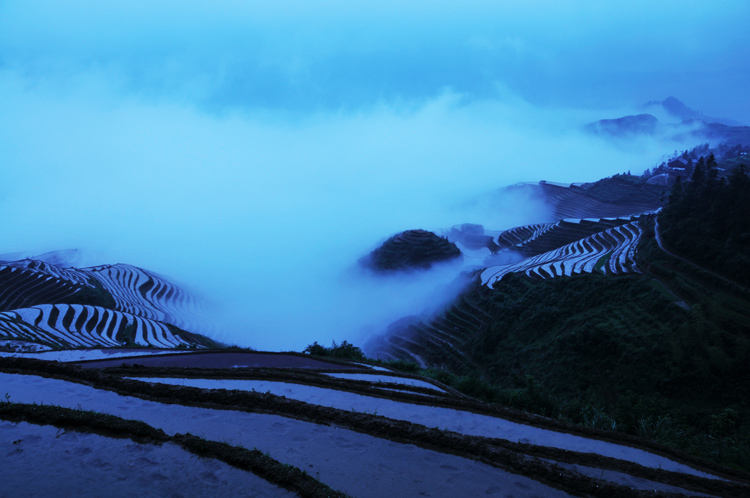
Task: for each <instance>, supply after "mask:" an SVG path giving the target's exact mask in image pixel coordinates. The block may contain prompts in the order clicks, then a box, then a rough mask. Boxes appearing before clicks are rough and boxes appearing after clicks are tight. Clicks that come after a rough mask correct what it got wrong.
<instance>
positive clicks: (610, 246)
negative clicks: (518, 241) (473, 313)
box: [481, 221, 641, 287]
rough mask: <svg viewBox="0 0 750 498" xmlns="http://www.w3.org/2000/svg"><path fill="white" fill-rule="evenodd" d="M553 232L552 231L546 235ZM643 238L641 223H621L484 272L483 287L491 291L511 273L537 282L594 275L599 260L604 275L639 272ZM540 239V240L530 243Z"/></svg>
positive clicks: (525, 245) (528, 243)
mask: <svg viewBox="0 0 750 498" xmlns="http://www.w3.org/2000/svg"><path fill="white" fill-rule="evenodd" d="M551 232H552V228H550V229H548V230H547V231H546V232H545V233H551ZM640 237H641V229H640V227H639V225H638V221H630V222H626V223H622V224H620V225H617V226H614V227H612V228H608V229H606V230H604V231H601V232H597V233H594V234H592V235H589V236H586V237H584V238H581V239H579V240H576V241H574V242H571V243H568V244H565V245H563V246H561V247H558V248H556V249H552V250H549V251H547V252H544V253H541V254H538V255H536V256H532V257H529V258H526V259H524V260H523V261H520V262H519V263H514V264H510V265H502V266H494V267H490V268H487V269H486V270H484V272H482V276H481V278H482V283H483V284H485V285H488V286H490V287H492V286H493V285H494V284H495V283H497V282H499V281H500V280H502V278H503V277H504V276H505V275H507V274H508V273H523V274H525V275H526V276H527V277H530V278H537V279H547V278H554V277H559V276H571V275H574V274H581V273H592V272H594V271H595V270H596V269H597V263H598V262H599V261H600V260H604V261H603V262H604V265H603V266H602V271H603V272H604V273H607V274H621V273H632V272H637V271H638V270H637V268H636V265H635V250H636V247H637V245H638V240H639V239H640ZM540 239H541V237H537V238H533V239H531V241H536V240H540ZM529 245H531V243H530V242H528V241H527V242H525V243H524V244H523V245H521V246H519V249H522V248H524V247H528V246H529Z"/></svg>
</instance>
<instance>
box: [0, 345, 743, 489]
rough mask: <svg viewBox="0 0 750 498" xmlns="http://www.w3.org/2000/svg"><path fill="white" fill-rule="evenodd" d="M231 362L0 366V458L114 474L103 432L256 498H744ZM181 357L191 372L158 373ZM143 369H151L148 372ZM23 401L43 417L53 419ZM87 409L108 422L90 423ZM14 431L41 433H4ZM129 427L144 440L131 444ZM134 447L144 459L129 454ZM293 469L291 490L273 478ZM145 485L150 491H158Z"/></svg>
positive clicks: (308, 364) (442, 392)
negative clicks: (239, 486)
mask: <svg viewBox="0 0 750 498" xmlns="http://www.w3.org/2000/svg"><path fill="white" fill-rule="evenodd" d="M60 354H61V356H63V355H62V353H60ZM238 354H240V353H237V352H232V353H217V352H199V353H182V354H175V355H169V354H161V355H158V356H152V355H141V356H137V357H136V356H133V357H122V358H117V359H114V360H107V361H106V362H103V361H102V360H91V361H85V362H78V364H76V365H73V364H64V363H61V362H53V361H41V360H33V359H26V358H14V357H6V358H2V359H0V371H1V372H2V373H0V385H2V386H3V387H2V391H3V393H2V394H3V395H5V394H6V393H7V395H6V399H7V401H8V402H7V403H3V404H2V408H3V409H2V410H1V411H0V413H1V414H2V415H0V418H3V419H5V420H6V422H4V423H3V424H4V425H3V426H2V427H3V430H2V431H0V434H3V441H4V442H3V444H4V445H7V448H8V449H9V450H23V451H20V452H16V453H13V451H9V452H7V453H6V457H5V459H6V460H9V463H10V462H20V461H21V456H20V455H21V454H23V453H24V451H26V450H27V449H28V453H26V455H28V454H30V453H33V452H34V451H36V453H35V454H40V453H39V451H38V450H34V445H35V444H37V442H38V441H40V438H41V439H44V440H45V441H47V442H48V443H49V444H50V445H51V446H52V448H53V451H52V452H51V453H50V455H54V454H57V453H55V452H56V451H62V452H65V451H69V452H71V454H79V453H81V454H86V455H90V454H96V458H97V460H96V461H97V462H107V465H111V466H112V468H116V467H117V465H120V464H119V463H118V462H116V461H114V460H113V461H112V462H108V461H107V457H106V455H107V454H108V450H107V448H109V447H110V446H108V442H107V441H112V446H111V447H112V448H115V447H117V445H118V444H119V445H120V446H122V442H121V440H113V439H111V436H113V435H115V434H116V435H118V436H120V437H126V438H131V439H133V440H135V441H133V443H132V444H131V443H127V444H126V446H127V445H128V444H129V445H130V446H132V448H131V449H130V450H128V451H131V450H132V451H134V452H137V451H142V452H144V454H149V455H151V454H153V455H154V456H153V457H151V456H146V457H144V458H147V459H148V460H149V461H150V462H153V463H152V464H151V465H152V468H153V471H152V472H153V473H154V474H155V475H156V474H158V475H163V476H164V477H165V478H166V480H173V479H174V478H173V477H171V476H169V468H168V467H167V468H165V470H164V471H163V472H162V470H160V469H161V468H162V466H163V464H162V463H160V462H161V461H162V460H160V458H161V457H159V456H157V453H156V452H157V450H156V449H153V448H152V447H151V446H148V444H150V445H152V446H153V445H154V444H157V445H158V444H167V445H168V448H171V446H169V445H177V446H180V445H182V446H181V448H183V449H182V450H180V451H188V452H190V451H193V452H198V453H199V454H201V455H203V456H206V457H208V458H211V459H212V460H209V461H214V460H213V459H217V460H220V461H223V462H224V463H227V461H228V463H229V464H230V465H232V462H234V464H233V465H234V467H233V468H235V469H237V466H239V469H240V470H239V474H238V475H241V476H245V475H246V474H248V472H251V471H252V472H257V473H258V474H259V475H261V476H263V479H264V482H266V481H267V486H270V487H268V491H263V493H270V494H266V495H267V496H286V494H285V493H287V490H290V491H292V492H294V493H297V494H298V495H300V496H327V495H335V494H332V493H335V492H336V491H334V490H337V492H341V493H346V494H348V495H349V496H357V497H359V496H373V497H377V496H420V495H427V496H446V497H447V496H459V495H466V496H485V495H486V496H673V495H674V496H676V495H677V494H685V495H696V496H698V495H704V494H705V495H712V496H738V497H739V496H746V495H747V493H748V492H749V491H750V488H748V486H747V482H748V481H750V479H749V478H748V476H747V475H745V474H744V473H742V472H739V471H735V470H730V469H726V468H722V467H720V466H718V465H712V464H709V463H706V462H702V461H700V460H699V459H697V458H694V457H690V456H687V455H683V454H679V453H677V452H675V451H672V450H669V449H667V448H664V447H659V446H658V445H655V444H651V443H648V442H646V441H642V440H639V439H637V438H633V437H629V436H625V435H622V434H615V433H607V432H604V431H598V430H593V429H585V428H581V427H576V426H570V425H566V424H563V423H560V422H556V421H552V420H550V419H545V418H542V417H536V416H532V415H529V414H525V413H522V412H515V411H511V410H505V409H502V408H498V407H493V406H489V405H484V404H481V403H478V402H476V401H474V400H472V399H470V398H467V397H466V396H463V395H461V394H459V393H456V392H455V391H453V390H452V389H450V388H448V387H446V386H443V385H441V384H439V383H437V382H436V381H433V380H431V379H425V378H418V377H416V376H411V375H406V374H401V373H396V372H391V371H388V370H387V369H383V368H382V367H378V368H373V367H371V366H368V365H363V364H357V363H348V362H334V361H323V360H322V359H314V358H311V357H309V356H307V355H296V354H254V353H243V354H242V355H243V356H244V357H245V359H244V364H247V365H250V364H251V363H252V362H253V361H256V363H257V362H262V363H264V366H262V367H257V366H240V365H236V368H226V367H224V365H225V364H226V363H227V361H226V360H227V358H222V355H225V356H227V357H232V358H231V361H229V363H232V362H235V363H236V362H237V361H238V359H239V357H238ZM253 358H254V360H253ZM188 359H192V361H193V362H194V363H195V364H200V365H201V367H202V368H185V367H184V366H170V363H173V364H174V365H184V364H185V361H186V360H188ZM152 362H154V363H158V364H159V365H158V366H148V365H149V364H150V363H152ZM113 363H118V364H117V365H115V366H113V365H112V364H113ZM239 363H240V364H242V363H243V362H242V361H240V362H239ZM233 366H235V365H233ZM81 367H87V368H81ZM222 367H223V368H222ZM34 404H36V405H40V404H44V405H47V406H48V405H52V406H54V407H55V408H52V409H51V410H52V413H53V414H54V416H53V415H51V414H50V412H49V411H43V410H41V409H40V407H39V406H36V407H35V405H34ZM58 407H59V408H58ZM45 410H49V408H47V409H45ZM100 413H105V414H109V415H113V416H114V417H113V418H112V419H111V420H109V421H106V420H105V421H104V422H102V420H103V419H102V416H101V415H98V414H100ZM21 420H25V421H27V422H31V423H34V424H38V426H41V427H40V428H39V429H33V427H36V426H28V425H17V424H16V422H19V421H21ZM133 421H141V422H144V423H145V426H146V427H147V428H148V430H146V429H138V430H137V431H136V430H135V429H133V428H132V427H130V426H129V425H128V424H132V423H134V422H133ZM10 422H14V423H13V424H11V423H10ZM97 424H99V425H97ZM48 426H54V427H56V428H57V430H59V429H64V430H67V431H71V430H75V431H83V432H96V433H97V434H99V435H100V437H102V439H97V440H96V442H89V439H87V438H85V437H83V436H82V437H81V438H78V439H76V440H75V441H71V438H69V437H65V438H55V437H51V436H50V434H52V433H51V432H49V430H48V429H45V427H48ZM19 431H20V432H19ZM45 431H46V432H45ZM138 431H141V432H138ZM143 431H146V432H148V431H153V434H157V436H153V435H152V436H149V437H150V438H151V439H150V440H149V441H145V442H144V440H143V437H144V436H143ZM19 434H20V436H19ZM24 434H25V436H24ZM139 434H141V435H140V436H139ZM149 434H151V432H149ZM186 434H192V435H194V436H198V437H200V438H202V439H201V440H198V441H202V442H201V443H195V441H194V440H192V439H190V438H191V437H192V436H185V435H186ZM139 437H140V438H141V440H138V438H139ZM185 438H188V439H185ZM146 439H148V437H147V438H146ZM16 441H18V442H17V443H16ZM82 441H85V442H82ZM136 441H137V444H147V446H145V448H146V449H143V448H142V447H140V446H137V448H141V449H140V450H136V449H134V448H136V446H133V445H135V444H136ZM190 441H193V443H194V444H193V446H190V444H191V443H190ZM130 446H127V447H130ZM190 448H192V449H190ZM230 449H231V451H230ZM252 449H257V450H259V454H260V457H258V458H261V459H265V460H264V461H265V463H264V464H263V465H256V466H255V467H253V466H251V465H246V466H244V467H243V466H242V465H243V464H239V463H237V462H238V461H247V459H249V458H250V456H249V455H251V454H252ZM159 451H161V450H159ZM169 451H176V450H174V449H170V450H169ZM232 452H234V453H232ZM177 453H179V452H177ZM229 454H235V455H236V454H240V455H245V457H243V458H245V460H243V459H242V458H240V457H236V458H235V459H234V460H232V458H230V457H228V456H227V455H229ZM256 456H257V455H256ZM23 458H26V456H24V457H23ZM40 458H42V457H41V456H40ZM87 458H88V457H87ZM92 458H93V457H92ZM174 458H176V459H178V460H179V458H184V457H177V456H175V457H174ZM35 461H36V460H35ZM43 461H44V459H43ZM139 462H140V464H139V465H141V466H143V463H144V461H143V460H139ZM269 462H270V463H269ZM48 463H49V465H50V469H51V470H50V472H51V473H53V474H55V475H57V474H60V475H65V476H66V478H65V479H61V480H60V481H59V482H60V483H61V484H60V485H61V486H65V485H67V486H70V489H71V490H74V489H76V488H75V487H76V486H78V484H76V483H80V482H81V480H82V479H84V478H85V479H88V478H89V477H88V474H86V470H85V468H84V467H81V466H80V465H77V464H73V463H72V462H71V463H70V465H62V466H61V465H60V464H59V458H57V459H54V458H53V457H52V456H50V457H49V458H48ZM13 465H15V464H13ZM211 465H214V464H211ZM211 465H209V466H210V467H211V469H212V470H210V471H197V472H204V474H205V475H207V476H209V475H214V476H215V475H216V473H217V472H219V470H217V469H218V467H215V466H213V467H212V466H211ZM215 465H220V464H219V463H216V464H215ZM221 465H224V464H221ZM268 465H271V469H272V470H270V471H269V470H268V468H269V467H268ZM273 465H276V467H273ZM16 468H21V467H16ZM52 469H54V472H53V471H52ZM263 469H265V470H263ZM273 469H275V470H273ZM294 471H296V474H294V475H296V476H298V477H299V479H296V480H295V479H291V480H289V479H286V480H285V478H286V477H285V476H287V474H288V473H290V472H292V473H293V472H294ZM212 472H213V474H211V473H212ZM233 472H234V471H233ZM82 473H83V474H84V475H82ZM219 473H220V474H221V477H220V478H218V477H216V479H219V480H220V481H221V480H222V479H223V480H224V481H226V483H227V484H226V485H227V486H230V487H227V488H226V489H231V485H235V484H236V483H237V482H239V481H241V480H243V479H245V477H237V476H235V474H234V473H225V472H224V471H223V470H222V471H221V472H219ZM235 473H236V472H235ZM162 481H164V479H162ZM178 481H179V479H176V480H175V483H174V484H175V488H174V489H180V490H181V491H180V493H182V495H183V496H200V493H199V492H198V489H200V488H198V487H196V488H195V491H191V490H187V488H184V487H183V486H182V484H179V483H178ZM224 481H222V482H224ZM303 481H304V482H303ZM14 482H21V481H19V480H18V479H16V480H15V481H14ZM66 482H67V483H68V484H64V483H66ZM160 482H161V481H160ZM127 483H128V491H127V493H130V492H132V491H133V488H132V486H135V489H140V490H141V491H148V490H149V484H148V483H149V480H148V479H141V478H136V477H131V478H128V479H127ZM305 483H307V484H305ZM311 483H312V484H311ZM131 484H132V486H131ZM19 485H20V484H19ZM24 486H26V488H25V489H28V490H29V491H30V492H31V493H32V495H35V493H36V495H39V496H41V495H42V494H43V493H44V489H47V488H45V486H48V483H46V484H45V482H44V481H43V480H42V481H40V482H38V483H35V482H33V481H32V480H29V481H27V482H26V483H25V484H24ZM264 486H265V485H264ZM282 488H286V489H282ZM155 489H165V488H164V486H163V483H162V484H159V486H157V487H155V488H153V490H155ZM191 489H192V488H191ZM264 489H265V488H264ZM153 490H152V491H153ZM116 492H117V491H116V489H115V491H114V493H115V495H117V494H116ZM127 493H126V492H125V491H123V494H122V495H121V496H129V494H127ZM191 493H194V494H191ZM146 494H148V493H146ZM261 495H262V494H261ZM141 496H142V494H141Z"/></svg>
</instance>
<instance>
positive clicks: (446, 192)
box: [0, 0, 750, 350]
mask: <svg viewBox="0 0 750 498" xmlns="http://www.w3.org/2000/svg"><path fill="white" fill-rule="evenodd" d="M747 20H750V5H748V4H747V3H746V2H742V1H731V2H730V1H725V2H719V4H718V6H717V5H714V6H713V7H712V8H708V7H704V6H703V4H702V3H698V2H692V3H691V2H688V3H685V2H680V3H677V2H671V1H669V2H659V3H658V4H654V3H653V2H650V3H646V2H630V3H628V4H627V6H625V5H619V4H618V5H608V4H601V3H599V2H593V1H578V2H572V3H568V4H565V6H560V5H559V4H557V3H554V2H549V1H532V2H525V3H524V4H523V5H516V4H497V3H495V2H484V1H475V2H468V3H466V2H462V3H457V2H455V3H454V2H440V3H437V4H436V3H429V4H428V3H426V2H416V3H412V4H409V5H403V4H400V3H399V4H397V3H395V2H381V3H379V4H377V5H376V6H365V7H361V6H353V5H349V4H348V3H344V2H335V1H331V2H315V3H310V2H294V1H286V2H284V1H282V2H276V3H274V4H273V5H272V6H264V7H258V6H256V5H254V4H251V3H247V2H238V1H237V2H234V1H232V2H229V1H227V2H212V3H211V4H210V5H203V4H202V3H200V2H195V1H182V2H175V1H165V2H159V3H158V4H157V5H153V4H152V3H149V2H141V1H133V2H128V3H123V4H121V5H115V6H111V5H106V6H105V5H101V4H100V3H98V2H85V1H71V2H66V3H65V4H59V3H56V2H48V1H39V2H17V1H7V0H6V1H0V90H1V91H2V95H3V98H2V99H1V100H0V164H2V165H3V172H4V173H5V181H4V182H3V184H2V186H1V187H0V208H2V210H3V212H4V213H5V214H6V216H5V221H6V226H5V234H4V237H3V240H2V243H0V253H15V252H24V253H27V254H29V255H34V254H41V253H44V252H47V251H52V250H56V249H68V248H79V249H81V250H83V251H85V252H86V253H87V254H90V255H91V256H90V257H91V261H89V262H90V263H91V264H93V263H117V262H122V263H130V264H134V265H137V266H142V267H144V268H147V269H150V270H153V271H156V272H159V273H163V274H165V275H168V276H170V277H172V278H174V279H175V280H176V281H178V282H181V283H183V284H184V285H185V286H187V287H188V288H190V289H193V290H195V291H196V292H198V293H200V294H202V295H203V296H205V297H206V298H207V299H208V300H210V301H212V302H215V303H218V304H220V305H221V306H222V311H221V313H220V317H221V318H222V320H221V323H222V327H223V330H222V332H220V333H219V334H218V335H217V338H218V339H219V340H224V341H227V342H233V343H237V344H241V345H248V346H253V347H258V348H268V349H296V350H299V349H301V348H303V347H304V346H305V345H307V344H309V343H311V342H312V341H314V340H318V341H320V342H325V343H329V342H330V340H332V339H336V340H342V339H347V340H350V341H361V340H362V339H363V338H365V337H367V335H368V334H371V333H373V332H377V331H379V330H380V329H381V328H382V326H383V325H384V324H387V323H388V321H389V320H391V319H395V318H398V317H400V316H403V315H404V314H409V313H414V312H417V311H419V310H420V309H421V308H422V307H423V306H424V305H425V303H427V302H434V301H435V300H436V299H438V298H437V297H436V294H435V290H434V289H435V288H436V287H440V286H441V285H444V284H446V283H448V282H450V281H451V280H452V279H453V278H454V276H455V270H454V269H445V270H443V269H437V270H436V271H435V272H430V273H424V274H420V275H419V276H417V277H414V276H411V277H407V278H402V277H393V278H385V279H382V278H380V279H378V278H373V277H370V276H367V275H364V274H362V273H361V272H360V271H359V270H357V269H356V261H357V259H358V258H359V257H361V256H363V255H364V254H366V253H367V252H369V251H370V250H372V249H373V248H374V247H375V246H376V245H377V244H378V243H379V242H381V241H383V240H385V239H386V238H387V237H389V236H390V235H393V234H394V233H396V232H399V231H402V230H407V229H415V228H423V229H428V230H441V229H445V228H449V227H450V226H452V225H455V224H459V223H481V224H484V225H485V226H487V228H491V229H502V228H509V227H510V226H514V225H518V224H522V223H531V222H535V221H538V219H539V217H540V216H543V213H541V212H540V209H541V208H540V206H537V205H536V204H534V203H533V202H520V201H519V202H513V203H506V205H507V206H508V207H507V208H506V209H503V210H488V208H487V206H486V205H484V204H482V203H475V202H473V201H475V200H476V199H478V198H479V197H480V196H483V195H485V194H487V193H488V192H491V191H494V190H496V189H498V188H500V187H503V186H506V185H511V184H514V183H517V182H523V181H539V180H548V181H557V182H574V181H575V182H578V181H593V180H597V179H599V178H602V177H606V176H610V175H612V174H615V173H621V172H624V171H628V170H631V171H633V173H641V172H642V171H644V170H645V169H646V168H649V167H652V166H654V165H655V164H657V163H658V162H660V161H661V160H662V159H663V158H664V156H665V155H666V154H669V153H671V152H672V151H673V150H675V149H678V148H680V147H683V146H685V147H687V146H689V145H692V144H680V143H675V142H671V141H669V140H665V139H662V138H642V139H639V140H634V141H633V142H630V143H628V144H627V145H623V144H622V143H619V144H615V143H610V142H607V141H606V140H602V139H599V138H596V137H592V136H588V135H586V134H585V133H583V132H582V131H581V126H582V125H584V124H586V123H588V122H591V121H595V120H598V119H605V118H617V117H620V116H623V115H626V114H629V113H634V112H640V111H639V106H640V105H641V104H644V103H645V102H647V101H653V100H663V99H665V98H666V97H668V96H674V97H676V98H678V99H680V100H681V101H683V102H684V103H685V104H686V105H688V106H689V107H691V108H693V109H695V110H698V111H700V112H703V113H704V114H706V115H710V116H716V117H722V118H728V119H734V120H737V121H740V122H744V123H748V122H750V103H748V102H747V99H746V98H745V93H746V89H747V88H748V87H750V85H749V84H748V83H750V62H748V61H747V57H746V56H745V55H744V51H745V50H744V49H745V47H747V46H748V43H747V42H748V41H749V40H748V39H749V38H750V32H748V30H747V29H746V25H747V22H746V21H747Z"/></svg>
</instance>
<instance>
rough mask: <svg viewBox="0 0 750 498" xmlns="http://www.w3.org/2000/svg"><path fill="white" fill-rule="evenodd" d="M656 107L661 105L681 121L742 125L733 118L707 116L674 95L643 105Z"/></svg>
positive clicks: (645, 107) (644, 106)
mask: <svg viewBox="0 0 750 498" xmlns="http://www.w3.org/2000/svg"><path fill="white" fill-rule="evenodd" d="M654 107H656V108H658V107H661V108H662V109H663V110H665V111H666V112H667V113H669V114H670V115H672V116H674V117H675V118H677V119H679V120H680V121H691V120H696V121H703V122H705V123H720V124H724V125H727V126H738V125H740V123H738V122H736V121H733V120H731V119H725V118H715V117H711V116H706V115H705V114H703V113H702V112H700V111H696V110H694V109H691V108H690V107H688V106H686V105H685V104H684V103H682V101H680V100H679V99H677V98H675V97H672V96H669V97H667V98H666V99H664V100H662V101H658V100H652V101H650V102H646V104H644V105H643V108H644V109H647V110H649V109H653V108H654Z"/></svg>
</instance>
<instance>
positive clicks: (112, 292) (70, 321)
mask: <svg viewBox="0 0 750 498" xmlns="http://www.w3.org/2000/svg"><path fill="white" fill-rule="evenodd" d="M84 295H85V296H88V297H86V298H85V299H95V300H98V301H102V302H101V303H95V304H70V302H71V301H73V302H75V300H76V299H79V297H80V296H84ZM92 296H95V297H92ZM108 299H109V302H113V303H114V304H113V305H112V307H111V308H110V307H104V302H107V300H108ZM204 311H205V310H204V308H203V305H202V304H201V302H200V301H198V300H197V299H195V298H193V297H192V296H190V295H189V294H188V293H187V292H185V291H184V290H183V289H181V288H180V287H179V286H177V285H175V284H174V283H172V282H171V281H169V280H168V279H166V278H165V277H162V276H160V275H157V274H154V273H152V272H148V271H146V270H142V269H140V268H136V267H134V266H130V265H121V264H119V265H105V266H99V267H93V268H84V269H76V268H59V267H57V266H55V265H53V264H49V263H46V262H44V261H37V260H33V259H25V260H20V261H12V262H3V263H2V264H0V340H5V341H6V343H5V344H6V347H10V346H9V345H10V344H16V343H18V344H21V343H26V344H28V345H36V346H34V347H51V348H75V347H97V346H105V347H118V346H122V345H123V344H134V345H139V346H154V347H162V348H175V347H179V346H187V345H204V343H205V341H203V340H202V338H200V337H199V336H195V335H193V334H187V333H185V332H184V330H205V329H206V327H207V322H206V320H205V319H204V318H201V316H202V313H203V312H204ZM180 329H182V330H180ZM8 341H12V342H8ZM19 347H20V346H19Z"/></svg>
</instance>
